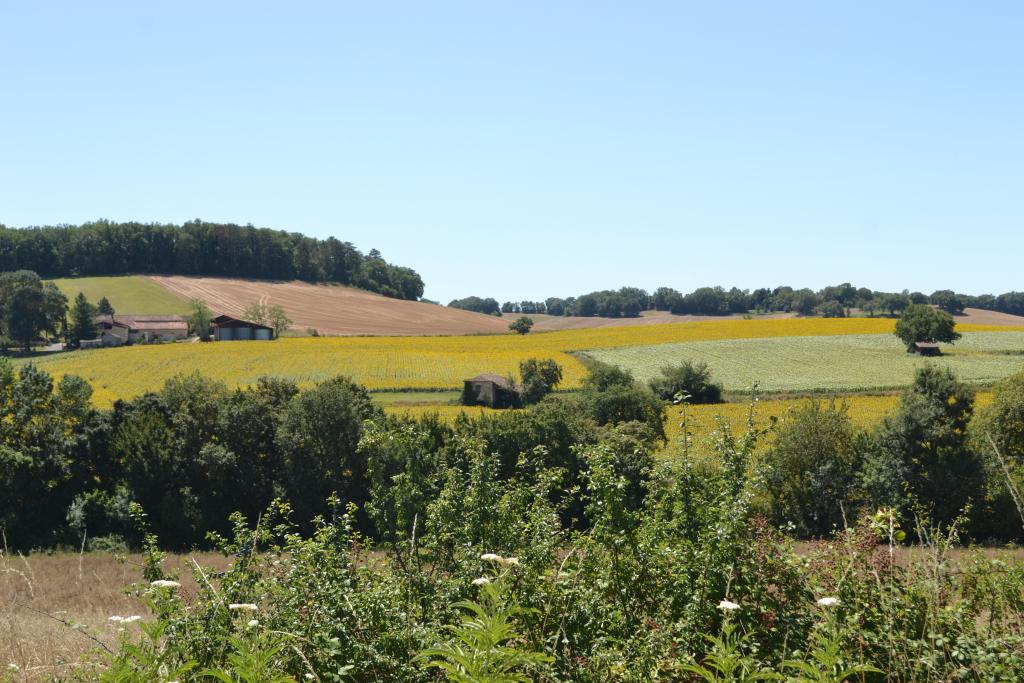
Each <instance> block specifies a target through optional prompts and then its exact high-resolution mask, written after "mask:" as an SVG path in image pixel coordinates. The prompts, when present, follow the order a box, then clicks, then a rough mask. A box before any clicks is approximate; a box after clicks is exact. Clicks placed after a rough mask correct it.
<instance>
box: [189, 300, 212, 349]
mask: <svg viewBox="0 0 1024 683" xmlns="http://www.w3.org/2000/svg"><path fill="white" fill-rule="evenodd" d="M189 309H190V313H189V318H188V326H189V329H191V330H192V334H195V335H197V336H198V337H199V338H200V339H201V340H203V341H209V340H210V323H211V322H212V321H213V312H212V311H211V310H210V307H209V306H207V305H206V303H205V302H204V301H203V300H202V299H192V301H190V302H189Z"/></svg>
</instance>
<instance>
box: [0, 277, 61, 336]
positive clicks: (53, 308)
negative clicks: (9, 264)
mask: <svg viewBox="0 0 1024 683" xmlns="http://www.w3.org/2000/svg"><path fill="white" fill-rule="evenodd" d="M66 307H67V299H66V298H65V297H64V295H63V294H61V292H60V290H59V289H57V286H56V285H54V284H53V283H52V282H43V281H42V280H40V278H39V276H38V275H37V274H36V273H34V272H32V271H28V270H19V271H14V272H8V273H0V328H2V331H3V334H4V335H5V336H7V337H10V338H11V339H12V340H14V341H15V342H16V343H18V344H20V345H21V347H22V349H24V350H25V351H28V350H30V349H31V347H32V341H33V340H34V339H35V338H36V337H38V336H39V335H41V334H44V333H50V334H54V335H55V334H57V331H58V329H59V328H60V326H61V325H62V324H63V322H64V317H65V309H66Z"/></svg>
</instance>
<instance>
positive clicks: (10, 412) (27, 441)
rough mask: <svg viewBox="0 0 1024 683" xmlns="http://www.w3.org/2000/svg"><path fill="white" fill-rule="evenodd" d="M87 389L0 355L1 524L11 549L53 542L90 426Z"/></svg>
mask: <svg viewBox="0 0 1024 683" xmlns="http://www.w3.org/2000/svg"><path fill="white" fill-rule="evenodd" d="M91 396H92V389H91V388H90V387H89V385H88V383H86V382H85V381H84V380H82V379H81V378H79V377H75V376H73V375H66V376H64V377H63V378H62V379H61V380H60V382H57V383H56V384H55V383H54V381H53V379H52V378H51V377H50V376H49V375H48V374H46V373H45V372H43V371H42V370H40V369H38V368H37V367H35V366H34V365H31V364H29V365H24V366H21V367H20V368H17V369H15V368H14V367H13V366H12V365H11V363H10V361H8V360H7V359H3V358H0V415H2V416H3V419H0V528H3V530H4V533H5V536H6V540H7V543H9V544H10V545H11V546H12V547H26V546H27V545H28V544H30V543H32V542H37V543H47V544H52V543H54V542H56V541H58V540H60V539H58V538H55V537H54V536H53V534H54V532H55V531H56V530H57V529H59V528H61V526H62V523H63V521H64V515H65V511H66V509H67V506H68V505H69V504H70V502H71V499H72V498H73V495H74V491H73V489H72V488H71V487H70V486H71V484H73V482H74V476H75V473H76V463H77V462H78V461H80V460H85V459H88V451H89V449H90V443H89V438H90V435H91V431H92V429H93V428H94V427H95V426H96V421H97V417H96V412H95V410H94V409H93V408H92V406H91V404H90V398H91Z"/></svg>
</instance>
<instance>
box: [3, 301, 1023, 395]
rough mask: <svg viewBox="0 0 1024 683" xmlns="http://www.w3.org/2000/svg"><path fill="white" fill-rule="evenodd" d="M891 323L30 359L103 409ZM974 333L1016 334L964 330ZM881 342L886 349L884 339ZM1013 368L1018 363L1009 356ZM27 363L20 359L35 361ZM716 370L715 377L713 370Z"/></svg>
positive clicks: (772, 323) (423, 384)
mask: <svg viewBox="0 0 1024 683" xmlns="http://www.w3.org/2000/svg"><path fill="white" fill-rule="evenodd" d="M894 325H895V322H894V321H893V320H887V319H878V318H876V319H868V318H856V319H822V318H801V319H786V320H723V321H714V322H701V323H677V324H671V325H647V326H644V327H642V328H638V327H632V328H630V327H618V328H600V329H588V330H567V331H563V332H549V333H544V334H529V335H525V336H521V335H514V336H512V335H487V336H460V337H330V338H305V339H280V340H277V341H275V342H273V343H272V344H263V343H260V344H254V343H250V342H219V343H216V344H202V345H198V344H187V345H186V344H167V345H162V346H149V347H145V348H143V347H133V348H119V349H99V350H93V351H84V352H74V353H68V354H61V355H59V356H49V357H45V358H38V359H35V360H34V361H32V362H35V363H37V364H38V365H39V366H40V367H42V368H45V369H46V370H47V371H48V372H50V373H51V374H53V375H55V376H58V377H59V376H63V375H65V374H73V375H78V376H81V377H84V378H86V379H87V380H88V381H89V382H90V383H91V384H92V386H93V388H94V394H93V396H94V399H95V401H96V403H97V405H100V406H110V405H112V404H113V402H114V401H115V400H117V399H127V398H132V397H135V396H138V395H140V394H142V393H144V392H146V391H154V390H157V389H159V388H160V387H161V386H162V384H163V383H164V381H166V380H167V379H168V378H170V377H171V376H173V375H174V374H176V373H181V372H193V371H197V372H201V373H203V374H204V375H205V376H208V377H210V378H212V379H216V380H218V381H222V382H225V383H227V384H229V385H230V386H247V385H251V384H253V383H254V382H256V380H257V379H258V377H259V376H260V375H261V374H263V373H264V371H263V370H262V369H263V368H274V374H275V375H277V376H280V377H283V378H287V379H289V380H291V381H294V382H297V383H300V384H301V385H303V386H309V385H311V384H313V383H315V382H318V381H323V380H325V379H328V378H330V377H333V376H335V375H337V374H345V375H348V376H349V377H352V378H353V379H355V380H356V381H357V382H359V383H360V384H363V385H364V386H366V387H368V388H370V389H372V390H397V389H461V388H462V380H464V379H465V378H467V377H473V376H475V375H477V374H480V373H483V372H491V373H497V374H501V375H509V374H513V373H515V372H516V371H517V369H518V366H519V363H521V362H522V361H524V360H527V359H529V358H534V357H536V358H546V359H553V360H555V361H556V362H558V364H559V365H560V366H562V368H563V371H564V376H563V380H562V384H561V387H562V388H564V389H578V388H579V387H580V386H581V385H582V381H583V378H584V377H585V376H586V367H585V365H584V363H582V362H581V361H580V359H579V358H577V357H575V356H574V355H573V354H574V353H575V352H580V351H587V350H590V349H609V348H622V347H629V346H637V345H661V344H671V343H680V342H691V341H713V340H727V339H760V338H774V337H805V336H815V337H820V336H836V335H865V334H869V335H871V334H874V335H884V336H880V337H879V340H881V339H885V340H886V341H885V343H886V344H887V345H888V348H891V349H892V355H894V356H899V355H900V354H901V353H902V348H901V347H900V343H899V341H898V340H896V339H895V338H893V337H892V336H891V335H892V331H893V328H894ZM959 329H960V330H962V331H963V332H965V333H971V332H984V331H988V332H1000V333H1003V332H1012V331H1013V330H1014V329H1015V328H1006V327H987V326H981V325H961V326H959ZM880 343H881V342H880ZM1007 360H1008V361H1010V362H1012V361H1013V359H1011V358H1009V357H1007ZM29 361H30V359H25V360H21V361H19V362H29ZM716 372H717V370H716Z"/></svg>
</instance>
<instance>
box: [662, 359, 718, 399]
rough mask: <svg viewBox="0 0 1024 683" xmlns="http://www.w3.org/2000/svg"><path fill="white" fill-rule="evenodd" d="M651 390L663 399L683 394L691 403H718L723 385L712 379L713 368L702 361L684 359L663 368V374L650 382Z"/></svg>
mask: <svg viewBox="0 0 1024 683" xmlns="http://www.w3.org/2000/svg"><path fill="white" fill-rule="evenodd" d="M648 384H649V385H650V387H651V391H653V392H654V393H655V395H657V396H658V398H660V399H661V400H663V401H672V400H674V399H675V398H676V396H678V395H682V396H683V397H684V398H685V400H686V401H687V402H689V403H718V402H720V401H721V400H722V386H721V385H720V384H715V383H714V382H713V381H711V368H709V367H708V364H707V363H704V362H701V361H697V362H694V361H684V362H682V363H680V364H679V365H673V366H669V367H665V368H662V369H661V376H659V377H655V378H654V379H652V380H651V381H650V382H649V383H648Z"/></svg>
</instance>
